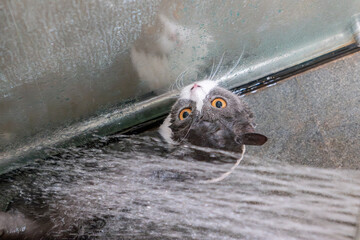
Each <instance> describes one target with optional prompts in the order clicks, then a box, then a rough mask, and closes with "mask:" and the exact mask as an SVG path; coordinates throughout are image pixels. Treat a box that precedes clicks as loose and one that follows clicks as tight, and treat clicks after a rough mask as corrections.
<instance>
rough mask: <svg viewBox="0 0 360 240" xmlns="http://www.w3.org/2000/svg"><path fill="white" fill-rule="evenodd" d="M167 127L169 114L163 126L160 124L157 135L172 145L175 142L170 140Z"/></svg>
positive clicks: (170, 132)
mask: <svg viewBox="0 0 360 240" xmlns="http://www.w3.org/2000/svg"><path fill="white" fill-rule="evenodd" d="M169 126H170V114H169V115H168V116H167V117H166V118H165V120H164V122H163V124H161V126H160V128H159V133H160V135H161V136H162V137H163V138H164V139H165V141H167V142H168V143H171V144H174V143H175V142H174V141H173V140H172V138H171V136H172V131H171V129H170V127H169Z"/></svg>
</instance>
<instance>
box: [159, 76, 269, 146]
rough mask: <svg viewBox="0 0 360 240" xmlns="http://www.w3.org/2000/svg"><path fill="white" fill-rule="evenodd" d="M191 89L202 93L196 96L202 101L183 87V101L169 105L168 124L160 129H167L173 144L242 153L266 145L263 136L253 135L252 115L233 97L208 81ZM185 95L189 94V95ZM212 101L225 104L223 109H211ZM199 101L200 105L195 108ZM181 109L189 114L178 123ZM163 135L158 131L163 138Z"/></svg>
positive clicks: (245, 106)
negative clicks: (186, 144)
mask: <svg viewBox="0 0 360 240" xmlns="http://www.w3.org/2000/svg"><path fill="white" fill-rule="evenodd" d="M195 85H196V86H197V87H195V90H196V89H198V90H196V91H198V93H199V91H202V92H201V93H200V95H202V96H204V95H205V97H203V98H201V97H200V98H199V96H197V95H199V94H197V93H196V92H194V88H193V86H190V87H189V86H188V87H185V88H184V89H183V91H182V94H181V96H185V97H180V98H179V99H178V101H177V102H176V103H175V104H174V105H173V107H172V109H171V112H170V114H169V116H168V118H169V119H168V121H165V122H164V124H163V126H162V128H166V127H168V128H169V129H168V130H170V131H168V132H170V138H171V140H172V141H173V142H175V143H181V142H189V143H191V144H193V145H197V146H201V147H210V148H215V149H220V150H227V151H232V152H242V146H243V145H244V144H245V145H262V144H264V143H265V142H266V141H267V138H266V137H265V136H264V135H261V134H258V133H255V129H254V127H255V124H254V116H253V113H252V112H251V111H250V109H249V107H248V106H247V105H246V104H245V103H244V102H243V101H241V99H240V98H239V97H238V96H237V95H235V94H233V93H232V92H230V91H228V90H226V89H224V88H221V87H218V86H216V84H214V83H213V82H211V83H210V81H208V80H205V81H201V82H198V83H196V84H195ZM208 85H214V86H210V87H208ZM184 91H185V93H184ZM186 91H190V94H187V92H186ZM216 98H221V99H223V100H225V101H226V107H225V108H217V107H214V106H212V105H211V102H212V101H213V100H214V99H216ZM200 101H202V103H200V104H199V102H200ZM199 105H200V106H201V107H202V108H201V109H200V110H199V109H197V107H198V106H199ZM184 108H190V109H191V110H192V112H191V114H190V115H189V116H188V117H186V118H185V119H183V120H180V118H179V114H180V112H181V111H182V110H183V109H184ZM163 132H164V131H162V130H160V133H161V134H162V135H163V136H164V134H163ZM167 137H169V136H167ZM164 138H165V139H166V137H164Z"/></svg>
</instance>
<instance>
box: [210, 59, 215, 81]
mask: <svg viewBox="0 0 360 240" xmlns="http://www.w3.org/2000/svg"><path fill="white" fill-rule="evenodd" d="M214 66H215V61H214V59H213V63H212V67H211V71H210V75H209V79H211V75H212V74H213V71H214Z"/></svg>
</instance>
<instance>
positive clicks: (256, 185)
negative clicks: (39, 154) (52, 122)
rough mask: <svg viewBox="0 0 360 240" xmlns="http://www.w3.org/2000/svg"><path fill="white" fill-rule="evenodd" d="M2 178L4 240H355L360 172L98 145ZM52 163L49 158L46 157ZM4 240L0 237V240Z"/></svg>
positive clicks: (159, 146) (114, 140)
mask: <svg viewBox="0 0 360 240" xmlns="http://www.w3.org/2000/svg"><path fill="white" fill-rule="evenodd" d="M56 151H58V153H57V154H55V155H52V156H51V157H47V158H44V159H38V160H36V161H34V162H32V163H30V164H28V165H27V166H24V167H22V168H20V169H17V170H14V171H12V172H9V173H7V174H5V175H2V176H0V191H1V199H0V200H1V204H2V205H0V206H1V207H2V210H5V211H6V213H5V212H1V213H0V226H1V224H2V225H3V226H6V227H5V228H6V229H7V232H2V233H1V232H0V235H1V234H4V235H3V237H5V236H6V237H13V239H19V238H21V237H26V236H27V237H30V239H31V237H33V238H34V239H40V238H44V239H64V238H65V239H66V238H77V239H287V240H288V239H336V240H339V239H353V238H354V235H355V231H356V217H357V214H358V211H359V206H360V171H355V170H343V169H322V168H314V167H309V166H301V165H290V164H288V163H286V159H284V160H283V161H279V160H272V159H260V158H257V157H254V156H249V155H246V156H245V157H244V159H243V161H242V162H241V164H240V166H239V167H238V168H237V169H236V170H235V171H234V172H233V173H232V174H231V175H230V176H229V177H228V178H226V179H225V180H223V181H222V182H219V183H215V184H201V183H200V180H204V179H208V178H212V177H217V176H219V175H221V174H222V173H223V172H225V171H227V170H228V169H230V168H231V166H232V165H233V163H234V162H235V161H236V160H235V158H231V157H230V156H229V154H222V153H217V152H211V151H210V150H209V151H208V152H205V153H201V152H199V150H195V149H193V148H191V147H186V146H180V147H179V146H178V147H171V146H168V145H166V144H164V143H163V142H161V141H160V140H158V139H157V138H155V137H153V136H151V134H150V135H143V136H116V137H111V138H101V139H100V138H99V139H97V140H96V141H95V143H93V144H91V145H88V146H84V147H77V148H69V149H61V150H59V149H56ZM49 153H52V154H53V150H49ZM0 238H1V237H0Z"/></svg>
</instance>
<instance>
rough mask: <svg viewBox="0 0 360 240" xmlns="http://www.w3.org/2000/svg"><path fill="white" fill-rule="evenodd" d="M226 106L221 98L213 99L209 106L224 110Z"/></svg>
mask: <svg viewBox="0 0 360 240" xmlns="http://www.w3.org/2000/svg"><path fill="white" fill-rule="evenodd" d="M226 105H227V104H226V101H225V100H224V99H222V98H215V99H214V100H212V102H211V106H213V107H216V108H225V107H226Z"/></svg>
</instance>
